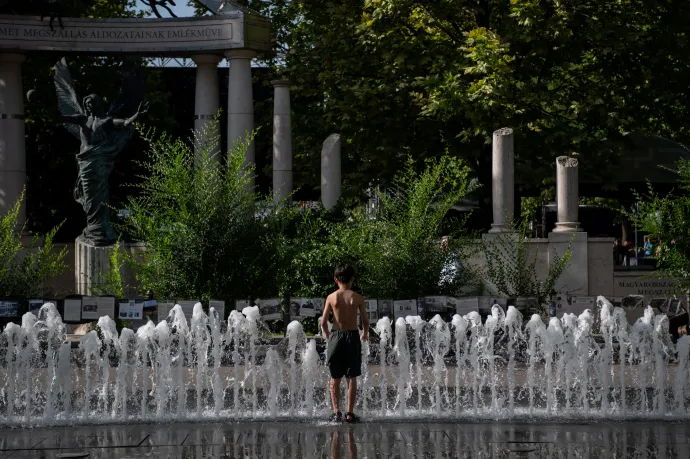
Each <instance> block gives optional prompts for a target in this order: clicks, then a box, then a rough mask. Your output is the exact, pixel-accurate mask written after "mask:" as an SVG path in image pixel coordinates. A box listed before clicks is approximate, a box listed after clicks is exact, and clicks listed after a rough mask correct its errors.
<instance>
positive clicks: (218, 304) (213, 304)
mask: <svg viewBox="0 0 690 459" xmlns="http://www.w3.org/2000/svg"><path fill="white" fill-rule="evenodd" d="M211 308H214V309H215V310H216V312H217V313H218V317H220V320H225V301H223V300H210V301H209V302H208V311H209V314H210V313H211Z"/></svg>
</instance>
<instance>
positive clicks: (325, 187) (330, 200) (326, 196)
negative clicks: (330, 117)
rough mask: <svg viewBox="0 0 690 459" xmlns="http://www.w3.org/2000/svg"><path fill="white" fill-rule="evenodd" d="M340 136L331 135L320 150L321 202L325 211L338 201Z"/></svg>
mask: <svg viewBox="0 0 690 459" xmlns="http://www.w3.org/2000/svg"><path fill="white" fill-rule="evenodd" d="M340 169H341V166H340V134H331V135H329V136H328V138H327V139H326V141H325V142H324V143H323V148H322V149H321V202H322V203H323V207H324V208H326V209H327V210H330V209H332V208H333V207H335V205H336V203H337V202H338V199H340V180H341V176H340Z"/></svg>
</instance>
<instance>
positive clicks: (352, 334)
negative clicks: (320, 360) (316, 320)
mask: <svg viewBox="0 0 690 459" xmlns="http://www.w3.org/2000/svg"><path fill="white" fill-rule="evenodd" d="M326 362H327V363H328V369H329V370H330V372H331V378H333V379H340V378H342V377H343V376H344V377H346V378H354V377H357V376H361V375H362V342H361V341H360V338H359V330H333V331H332V332H331V336H330V338H328V352H327V354H326Z"/></svg>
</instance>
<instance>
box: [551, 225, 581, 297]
mask: <svg viewBox="0 0 690 459" xmlns="http://www.w3.org/2000/svg"><path fill="white" fill-rule="evenodd" d="M568 246H570V251H571V255H570V262H569V263H568V266H567V267H566V268H565V271H564V272H563V275H561V277H560V278H559V279H558V281H556V286H555V289H556V291H557V292H566V293H569V294H571V295H589V276H588V272H589V265H588V250H587V249H588V247H587V233H584V232H576V233H573V232H570V233H564V232H560V233H557V232H553V233H549V264H551V263H553V259H554V255H558V256H559V257H562V256H563V255H564V254H565V252H566V251H567V250H568Z"/></svg>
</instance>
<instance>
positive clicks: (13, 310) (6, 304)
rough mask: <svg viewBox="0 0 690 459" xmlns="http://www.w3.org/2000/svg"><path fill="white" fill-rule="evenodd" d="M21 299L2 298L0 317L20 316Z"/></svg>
mask: <svg viewBox="0 0 690 459" xmlns="http://www.w3.org/2000/svg"><path fill="white" fill-rule="evenodd" d="M18 316H19V301H17V300H2V301H0V317H18Z"/></svg>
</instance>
